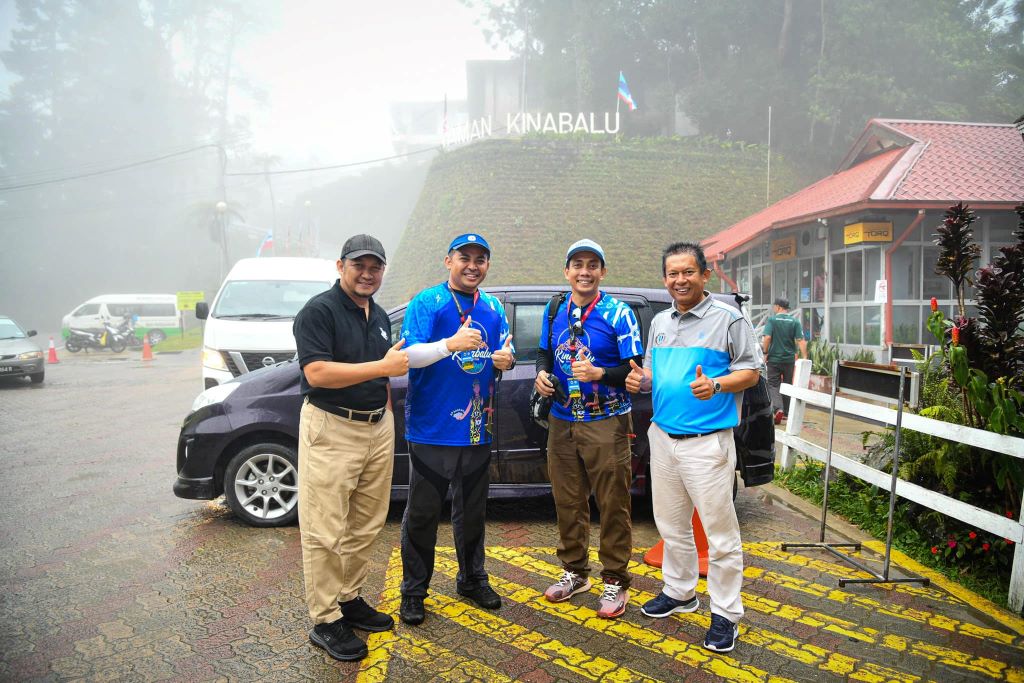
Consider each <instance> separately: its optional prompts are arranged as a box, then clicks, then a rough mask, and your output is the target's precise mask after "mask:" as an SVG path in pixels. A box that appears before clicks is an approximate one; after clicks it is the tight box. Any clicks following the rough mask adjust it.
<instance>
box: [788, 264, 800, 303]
mask: <svg viewBox="0 0 1024 683" xmlns="http://www.w3.org/2000/svg"><path fill="white" fill-rule="evenodd" d="M799 282H800V262H799V261H790V262H789V265H788V266H786V291H787V292H789V305H790V306H794V305H795V303H794V302H799V301H800V287H799V284H798V283H799Z"/></svg>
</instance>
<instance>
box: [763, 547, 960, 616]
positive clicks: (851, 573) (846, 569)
mask: <svg viewBox="0 0 1024 683" xmlns="http://www.w3.org/2000/svg"><path fill="white" fill-rule="evenodd" d="M865 545H867V544H865ZM743 552H744V553H745V554H747V555H750V556H752V557H760V558H763V559H766V560H773V561H775V562H781V563H783V564H788V565H793V566H797V567H807V568H809V569H813V570H815V571H818V572H820V573H822V574H825V575H828V576H835V577H836V578H841V579H856V578H861V579H863V578H868V577H867V576H866V575H865V574H864V572H862V571H860V570H859V569H857V568H855V567H853V566H851V565H846V564H839V563H838V562H827V561H825V560H818V559H815V558H813V557H809V556H807V555H804V554H801V553H791V552H789V551H787V550H783V549H782V548H781V547H780V545H779V544H778V543H744V544H743ZM854 557H855V558H856V559H857V560H859V561H861V562H863V563H864V564H869V565H870V564H876V563H877V561H876V558H875V557H874V556H869V555H859V554H856V555H854ZM876 585H877V586H878V588H880V589H882V590H889V591H895V592H897V593H905V594H907V595H913V596H916V597H920V598H924V599H925V600H931V601H933V602H943V603H946V604H949V605H955V606H957V607H962V606H964V605H967V604H969V603H968V602H965V601H964V600H961V599H960V598H959V597H957V596H955V595H952V594H950V593H947V592H946V591H944V590H941V589H937V588H928V587H923V586H916V585H913V584H909V583H882V584H876Z"/></svg>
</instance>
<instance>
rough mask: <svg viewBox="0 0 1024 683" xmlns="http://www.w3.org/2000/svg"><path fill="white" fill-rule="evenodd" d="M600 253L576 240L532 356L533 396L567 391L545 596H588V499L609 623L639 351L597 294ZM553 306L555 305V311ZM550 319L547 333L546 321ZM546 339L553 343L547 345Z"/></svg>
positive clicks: (618, 312)
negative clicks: (556, 571)
mask: <svg viewBox="0 0 1024 683" xmlns="http://www.w3.org/2000/svg"><path fill="white" fill-rule="evenodd" d="M607 272H608V270H607V268H606V267H605V259H604V249H602V248H601V245H599V244H598V243H597V242H594V241H593V240H588V239H584V240H580V241H578V242H576V243H574V244H573V245H571V246H570V247H569V249H568V251H567V252H566V255H565V279H566V281H568V283H569V287H570V292H569V294H568V296H566V297H564V298H563V299H562V300H560V301H553V302H552V303H550V304H549V308H548V309H545V315H544V318H543V322H542V323H541V331H540V351H539V353H538V358H537V371H538V372H537V379H536V380H535V382H534V387H536V389H537V391H538V393H541V394H543V395H545V396H551V395H553V394H554V393H555V389H554V384H553V381H557V383H558V385H559V386H560V387H564V394H565V396H566V398H565V399H564V401H565V402H564V404H563V403H561V402H560V401H561V400H562V399H558V400H555V401H554V402H553V404H552V406H551V414H550V416H549V419H548V475H549V477H550V479H551V493H552V495H553V496H554V499H555V512H556V514H557V516H558V536H559V543H558V551H557V552H558V559H559V561H560V562H561V563H562V576H561V578H559V580H558V581H557V582H556V583H554V584H553V585H551V586H550V587H549V588H548V589H547V590H546V591H545V592H544V598H545V599H546V600H548V601H549V602H562V601H564V600H568V599H569V598H571V597H572V596H573V595H576V594H577V593H583V592H586V591H588V590H590V578H589V575H590V503H589V498H590V495H591V494H593V495H594V500H595V501H596V502H597V507H598V509H599V510H600V511H601V541H600V547H599V550H598V558H599V559H600V560H601V580H602V583H603V584H604V588H603V590H602V592H601V598H600V599H599V601H598V609H597V615H598V616H599V617H603V618H606V619H614V618H616V617H618V616H621V615H622V614H623V613H624V612H625V611H626V605H627V604H628V602H629V585H630V573H629V570H628V566H629V557H630V555H631V554H632V552H633V536H632V526H631V518H630V504H631V501H630V495H629V484H630V480H631V478H632V472H631V469H630V460H631V456H632V450H631V448H630V443H629V436H630V433H631V432H632V431H633V426H632V422H631V412H630V411H631V409H632V405H631V403H630V399H629V394H628V393H626V391H625V380H626V375H627V374H629V372H630V365H629V362H630V361H631V360H633V361H636V360H640V358H641V355H642V354H643V346H642V341H641V339H640V326H639V325H638V324H637V321H636V316H635V315H634V314H633V310H632V309H631V308H630V307H629V305H628V304H625V303H623V302H621V301H619V300H618V299H616V298H614V297H612V296H609V295H608V294H605V293H604V292H602V291H601V289H600V285H601V280H602V279H603V278H604V276H605V275H606V274H607ZM551 306H556V308H555V310H554V311H551V310H550V307H551ZM549 320H550V321H551V323H550V326H549V324H548V321H549ZM549 339H550V344H549V343H548V340H549Z"/></svg>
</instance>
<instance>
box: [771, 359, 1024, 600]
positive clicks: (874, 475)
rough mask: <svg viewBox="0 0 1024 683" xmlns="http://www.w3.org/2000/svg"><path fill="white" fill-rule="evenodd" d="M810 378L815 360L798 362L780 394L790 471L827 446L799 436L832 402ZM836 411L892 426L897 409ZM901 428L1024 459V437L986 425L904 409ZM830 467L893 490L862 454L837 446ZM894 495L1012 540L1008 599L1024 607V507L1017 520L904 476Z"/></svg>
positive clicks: (842, 404) (780, 436)
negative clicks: (808, 418)
mask: <svg viewBox="0 0 1024 683" xmlns="http://www.w3.org/2000/svg"><path fill="white" fill-rule="evenodd" d="M810 376H811V362H810V361H809V360H798V361H797V364H796V371H795V373H794V377H793V381H794V384H793V385H790V384H783V385H782V393H783V394H784V395H785V396H789V397H791V398H790V409H789V420H788V422H787V424H786V430H785V431H782V430H776V432H775V439H776V443H778V444H781V446H782V451H781V455H780V457H779V465H780V466H781V467H782V468H783V469H786V470H788V469H791V468H792V467H793V464H794V461H795V457H794V451H796V452H798V453H802V454H804V455H807V456H810V457H811V458H814V459H815V460H819V461H821V462H824V461H825V453H826V449H825V448H822V447H821V446H817V445H815V444H813V443H810V442H809V441H807V440H806V439H802V438H801V437H800V430H801V428H802V427H803V422H804V410H805V406H808V405H812V406H818V407H820V408H824V409H825V410H826V411H827V410H828V409H829V405H830V404H831V400H832V398H831V396H830V395H829V394H825V393H822V392H818V391H811V390H810V389H808V388H807V386H808V381H809V379H810ZM836 414H837V415H838V414H843V415H848V416H850V417H855V418H856V417H860V418H869V419H871V420H875V421H877V422H881V423H884V424H886V425H890V426H895V424H896V411H895V410H893V409H890V408H885V407H882V406H876V405H872V404H869V403H863V402H860V401H854V400H851V399H848V398H842V397H836ZM903 429H910V430H913V431H915V432H920V433H922V434H929V435H931V436H935V437H938V438H941V439H946V440H949V441H957V442H960V443H964V444H968V445H970V446H977V447H979V448H984V449H986V450H989V451H994V452H996V453H1005V454H1007V455H1011V456H1013V457H1015V458H1022V459H1024V439H1021V438H1017V437H1012V436H1004V435H1001V434H994V433H992V432H986V431H984V430H982V429H974V428H973V427H965V426H963V425H957V424H952V423H949V422H942V421H940V420H933V419H931V418H927V417H922V416H920V415H912V414H910V413H907V412H904V413H903ZM832 466H833V467H834V468H836V469H837V470H842V471H843V472H846V473H847V474H850V475H852V476H854V477H857V478H858V479H862V480H864V481H866V482H868V483H870V484H874V485H875V486H879V487H881V488H882V489H884V490H886V491H888V490H889V486H890V483H891V477H892V475H891V474H889V473H885V472H882V471H881V470H877V469H874V468H873V467H869V466H867V465H865V464H864V463H862V462H860V460H859V459H858V458H854V457H850V456H849V455H844V454H841V453H838V452H836V451H834V450H833V452H832ZM896 495H898V496H900V497H901V498H906V499H907V500H912V501H914V502H915V503H917V504H919V505H923V506H925V507H927V508H930V509H932V510H935V511H937V512H940V513H942V514H944V515H947V516H949V517H953V518H955V519H959V520H960V521H962V522H964V523H966V524H970V525H971V526H973V527H976V528H978V529H984V530H985V531H988V532H989V533H993V534H995V535H997V536H999V537H1002V538H1007V539H1009V540H1011V541H1013V542H1014V544H1015V545H1014V552H1013V568H1012V572H1011V574H1010V587H1009V597H1008V603H1009V605H1010V608H1011V609H1012V610H1013V611H1014V612H1017V613H1020V612H1021V611H1022V608H1024V516H1022V512H1024V511H1018V516H1017V519H1016V520H1013V519H1010V518H1007V517H1004V516H1003V515H1000V514H997V513H994V512H988V511H986V510H982V509H981V508H978V507H975V506H973V505H968V504H967V503H964V502H962V501H959V500H956V499H954V498H950V497H949V496H946V495H943V494H941V493H937V492H935V491H932V490H930V489H926V488H924V487H922V486H918V485H917V484H912V483H910V482H908V481H904V480H903V479H897V481H896ZM1022 498H1024V496H1022Z"/></svg>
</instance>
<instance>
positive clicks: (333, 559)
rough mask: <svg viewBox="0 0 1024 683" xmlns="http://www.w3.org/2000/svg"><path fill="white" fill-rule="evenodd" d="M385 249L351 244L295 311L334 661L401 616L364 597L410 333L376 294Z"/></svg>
mask: <svg viewBox="0 0 1024 683" xmlns="http://www.w3.org/2000/svg"><path fill="white" fill-rule="evenodd" d="M384 266H385V258H384V247H382V246H381V243H380V242H378V241H377V240H376V239H374V238H373V237H371V236H370V235H356V236H355V237H352V238H350V239H349V240H348V241H347V242H345V246H344V248H343V249H342V251H341V258H340V259H338V275H339V276H340V277H339V280H338V282H337V283H336V284H335V286H333V287H331V288H330V289H328V290H327V291H326V292H324V293H322V294H318V295H317V296H315V297H313V298H312V299H310V300H309V301H308V302H307V303H306V305H305V306H304V307H303V308H302V310H301V311H299V314H298V315H297V316H295V325H294V327H293V332H294V333H295V343H296V346H297V347H298V354H299V365H300V367H301V368H302V373H301V383H302V393H303V395H304V396H305V399H304V400H303V402H302V413H301V416H300V420H299V525H300V534H301V538H302V570H303V577H304V579H305V586H306V604H307V606H308V607H309V616H310V618H312V619H313V623H314V627H313V630H312V631H310V632H309V639H310V640H311V641H312V642H313V644H314V645H317V646H318V647H322V648H323V649H324V650H326V651H327V653H328V654H330V655H331V656H332V657H334V658H335V659H340V660H354V659H362V658H363V657H365V656H366V654H367V649H366V644H365V643H364V642H363V641H362V640H360V639H359V638H358V637H357V636H356V634H355V633H353V632H352V629H353V628H358V629H362V630H365V631H386V630H388V629H390V628H392V627H393V626H394V624H395V622H394V619H392V618H391V617H390V616H388V615H386V614H382V613H380V612H378V611H377V610H375V609H374V608H373V607H371V606H370V605H368V604H367V603H366V601H364V600H363V598H361V597H360V596H359V590H360V588H361V587H362V585H363V582H364V581H365V580H366V574H367V561H368V559H369V549H370V545H371V544H372V543H373V541H374V539H376V538H377V534H378V533H380V530H381V528H382V527H383V526H384V520H385V518H386V517H387V512H388V503H389V501H390V497H391V472H392V468H393V464H394V444H395V429H394V416H393V414H392V412H391V400H390V395H389V386H390V385H389V382H388V377H397V376H399V375H404V374H405V373H406V372H407V371H408V368H409V357H408V355H407V354H406V352H405V351H402V350H401V349H402V345H403V343H404V341H399V342H398V343H397V344H394V345H392V344H391V323H390V321H389V320H388V316H387V314H386V313H385V312H384V309H383V308H381V307H380V306H378V305H377V304H375V303H374V301H373V294H374V293H376V291H377V290H378V289H380V284H381V279H382V278H383V276H384Z"/></svg>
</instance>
